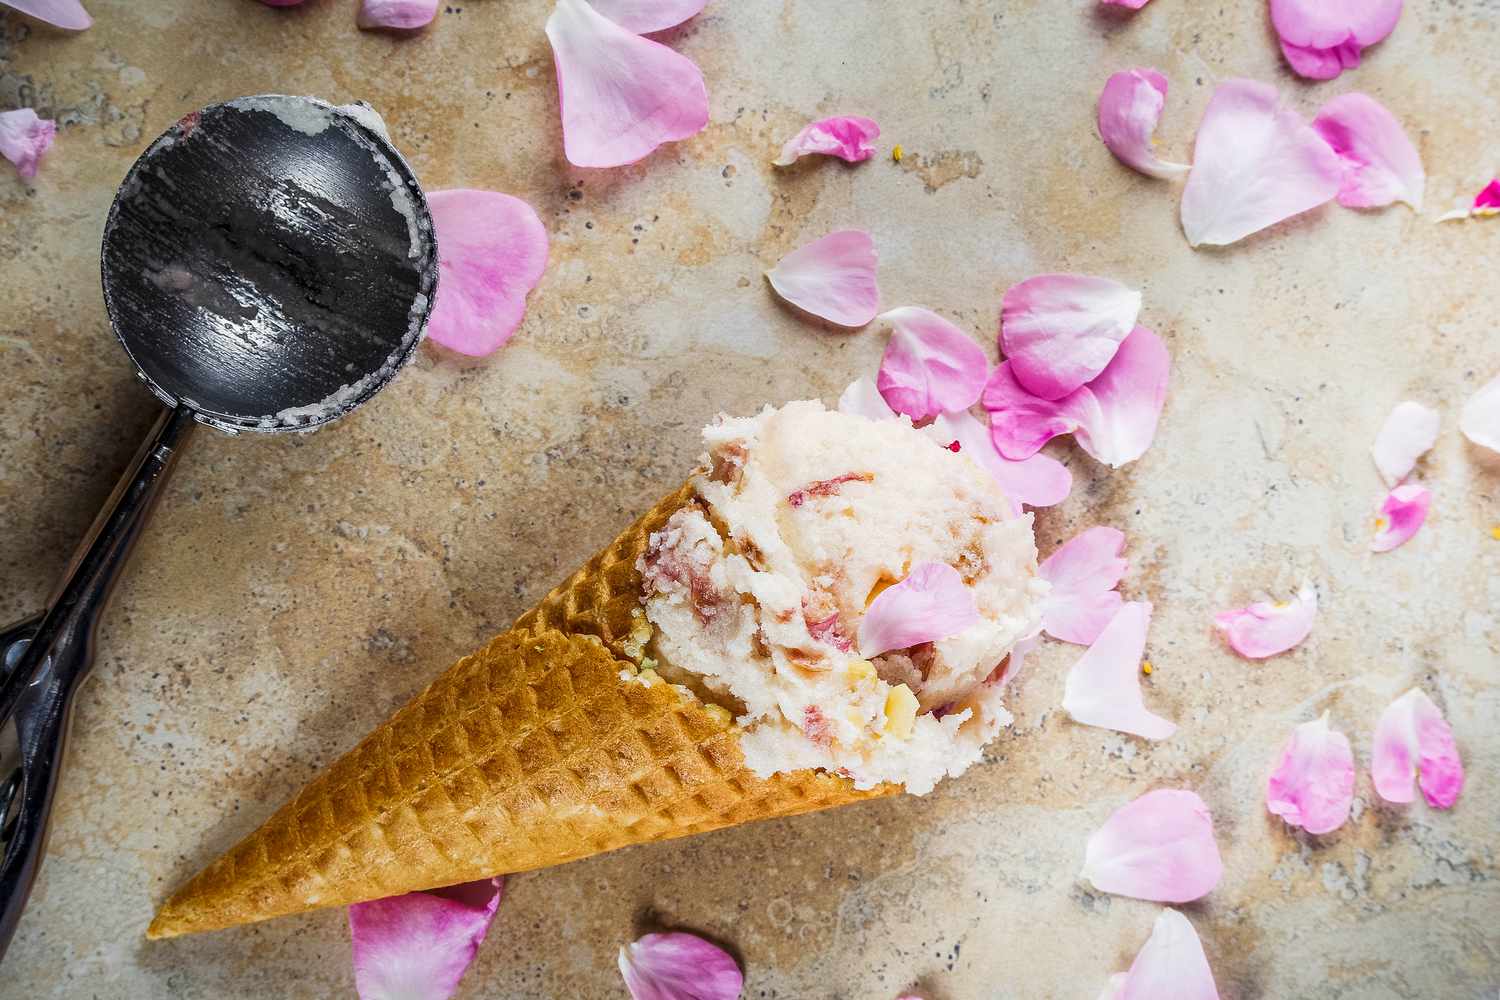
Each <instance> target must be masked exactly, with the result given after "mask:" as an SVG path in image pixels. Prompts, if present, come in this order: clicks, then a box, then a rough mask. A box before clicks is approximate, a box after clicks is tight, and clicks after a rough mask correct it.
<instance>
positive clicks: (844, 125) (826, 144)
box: [771, 115, 880, 167]
mask: <svg viewBox="0 0 1500 1000" xmlns="http://www.w3.org/2000/svg"><path fill="white" fill-rule="evenodd" d="M879 137H880V126H879V125H877V124H875V121H874V119H871V118H861V117H859V116H858V115H841V116H839V117H835V118H823V119H820V120H818V121H815V122H813V123H812V124H810V125H806V126H804V127H803V129H802V131H800V132H798V133H797V134H796V135H794V136H792V137H791V138H790V139H788V140H787V142H786V145H784V146H782V147H781V155H780V156H778V157H776V159H774V160H772V161H771V162H772V163H774V164H775V165H776V166H778V167H787V166H791V165H792V164H793V163H796V162H797V159H798V158H799V157H802V156H808V155H810V154H813V153H821V154H823V155H824V156H837V157H838V158H839V159H841V160H843V161H844V162H846V163H858V162H860V161H861V160H868V159H869V158H870V157H872V156H874V155H875V147H874V146H872V145H871V143H872V142H874V141H875V140H876V139H878V138H879Z"/></svg>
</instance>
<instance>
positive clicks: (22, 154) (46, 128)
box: [0, 108, 57, 180]
mask: <svg viewBox="0 0 1500 1000" xmlns="http://www.w3.org/2000/svg"><path fill="white" fill-rule="evenodd" d="M56 134H57V123H56V122H54V121H53V120H52V119H50V118H38V117H37V116H36V112H35V111H33V110H32V109H30V108H18V109H17V110H15V111H0V156H3V157H5V158H6V159H7V160H9V161H10V162H11V163H14V164H15V165H16V170H17V172H19V173H20V175H21V176H22V177H24V178H26V179H27V180H30V179H31V178H33V177H35V176H36V168H37V163H38V161H40V160H41V158H42V154H43V153H45V152H47V150H48V149H50V148H51V147H52V137H53V136H54V135H56Z"/></svg>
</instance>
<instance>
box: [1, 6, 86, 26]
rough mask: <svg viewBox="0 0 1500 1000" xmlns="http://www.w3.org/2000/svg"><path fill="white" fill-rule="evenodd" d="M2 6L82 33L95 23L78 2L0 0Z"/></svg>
mask: <svg viewBox="0 0 1500 1000" xmlns="http://www.w3.org/2000/svg"><path fill="white" fill-rule="evenodd" d="M0 6H5V7H14V8H15V9H16V10H18V11H20V12H21V13H22V14H30V15H31V16H32V17H34V18H36V19H37V20H38V21H46V22H47V23H48V24H51V25H54V26H55V27H58V28H67V29H69V30H70V31H82V30H83V29H84V28H87V27H88V26H89V25H91V24H93V23H94V19H93V18H91V17H89V12H88V11H86V10H84V9H83V4H81V3H79V2H78V0H0Z"/></svg>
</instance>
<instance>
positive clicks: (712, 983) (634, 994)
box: [619, 932, 745, 1000]
mask: <svg viewBox="0 0 1500 1000" xmlns="http://www.w3.org/2000/svg"><path fill="white" fill-rule="evenodd" d="M619 962H620V975H622V976H624V977H625V987H626V989H628V990H630V997H631V1000H736V998H738V997H739V995H740V990H741V989H742V988H743V987H744V985H745V977H744V975H743V974H742V973H741V972H740V967H739V966H738V965H736V964H735V961H734V959H733V958H732V957H730V955H729V953H728V952H726V951H725V950H724V949H723V948H720V947H719V946H718V945H715V944H710V943H709V942H707V941H705V940H703V939H702V938H700V937H698V936H697V935H696V934H683V933H681V932H674V933H671V934H647V935H646V936H645V937H643V938H641V939H640V940H639V941H636V942H635V943H634V944H627V945H625V946H624V947H622V948H621V949H620V959H619Z"/></svg>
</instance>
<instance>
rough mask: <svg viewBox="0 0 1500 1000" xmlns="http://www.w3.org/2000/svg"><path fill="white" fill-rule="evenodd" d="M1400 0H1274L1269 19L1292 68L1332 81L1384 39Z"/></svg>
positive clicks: (1397, 17)
mask: <svg viewBox="0 0 1500 1000" xmlns="http://www.w3.org/2000/svg"><path fill="white" fill-rule="evenodd" d="M1400 18H1401V0H1271V24H1272V25H1273V26H1274V27H1275V28H1276V34H1277V35H1278V36H1279V37H1280V39H1281V49H1282V52H1283V53H1285V54H1286V57H1287V61H1288V62H1290V63H1291V64H1292V68H1293V69H1294V70H1296V71H1297V72H1298V73H1300V74H1301V75H1303V76H1305V77H1309V78H1310V79H1314V80H1328V79H1332V78H1333V77H1335V76H1338V75H1339V73H1341V72H1342V71H1343V70H1344V69H1348V68H1352V67H1355V66H1358V65H1359V56H1360V50H1361V49H1363V48H1365V47H1367V46H1370V45H1374V44H1375V43H1377V42H1379V41H1381V40H1383V39H1384V38H1385V37H1386V36H1387V35H1389V34H1390V33H1391V31H1392V30H1393V29H1394V28H1395V27H1396V22H1397V21H1398V20H1400Z"/></svg>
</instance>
